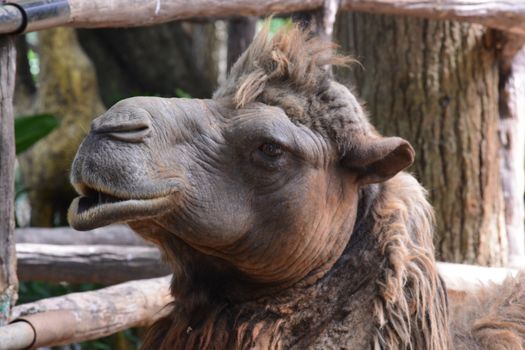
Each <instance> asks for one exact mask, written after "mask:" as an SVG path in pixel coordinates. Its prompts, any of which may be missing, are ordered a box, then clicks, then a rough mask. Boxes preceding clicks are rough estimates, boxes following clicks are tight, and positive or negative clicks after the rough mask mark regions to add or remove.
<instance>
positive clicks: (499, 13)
mask: <svg viewBox="0 0 525 350" xmlns="http://www.w3.org/2000/svg"><path fill="white" fill-rule="evenodd" d="M65 1H66V0H55V2H57V3H59V5H61V4H63V3H64V2H65ZM14 2H16V1H14ZM67 2H68V9H67V11H65V10H62V9H61V10H60V11H57V14H59V17H58V18H55V19H52V20H51V19H49V18H48V17H46V18H45V20H41V19H40V18H39V17H38V16H35V17H34V18H35V20H36V22H34V23H28V29H29V30H37V29H44V28H49V27H52V26H58V25H69V26H74V27H83V28H95V27H137V26H146V25H152V24H159V23H164V22H169V21H173V20H184V19H192V18H203V17H230V16H265V15H270V14H280V13H292V12H299V11H309V10H316V9H320V8H322V6H323V3H324V1H323V0H258V1H252V0H229V1H225V0H223V1H217V0H191V1H185V0H69V1H67ZM340 8H341V9H343V10H352V11H364V12H373V13H377V14H394V15H406V16H418V17H423V18H431V19H448V20H456V21H465V22H471V23H480V24H483V25H485V26H488V27H491V28H496V29H500V30H504V31H508V32H513V33H516V34H521V35H525V0H514V1H508V0H494V1H489V0H426V1H423V0H341V5H340ZM9 11H12V8H9ZM32 11H35V9H34V8H32ZM6 13H11V12H8V11H7V10H6ZM20 16H21V15H20ZM2 18H3V19H2ZM1 21H4V22H5V28H12V23H18V22H17V21H16V20H13V18H12V16H8V15H6V16H0V28H2V22H1ZM38 21H42V23H38ZM20 23H21V22H20ZM22 29H23V28H22Z"/></svg>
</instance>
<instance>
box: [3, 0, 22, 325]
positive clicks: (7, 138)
mask: <svg viewBox="0 0 525 350" xmlns="http://www.w3.org/2000/svg"><path fill="white" fill-rule="evenodd" d="M2 2H3V1H0V3H2ZM15 69H16V50H15V41H14V37H9V36H5V35H4V36H0V326H3V325H5V324H6V323H7V322H8V320H9V316H10V314H11V308H12V307H13V306H14V305H15V302H16V299H17V290H18V280H17V277H16V252H15V236H14V233H15V216H14V214H15V213H14V199H15V178H14V176H15V174H14V172H15V135H14V119H13V118H14V117H13V94H14V88H15Z"/></svg>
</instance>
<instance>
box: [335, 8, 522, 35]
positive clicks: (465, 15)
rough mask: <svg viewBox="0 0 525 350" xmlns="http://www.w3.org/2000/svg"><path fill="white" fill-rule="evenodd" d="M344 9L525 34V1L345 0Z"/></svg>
mask: <svg viewBox="0 0 525 350" xmlns="http://www.w3.org/2000/svg"><path fill="white" fill-rule="evenodd" d="M341 9H343V10H349V11H350V10H351V11H363V12H372V13H380V14H390V15H405V16H416V17H422V18H429V19H446V20H455V21H462V22H470V23H479V24H482V25H485V26H487V27H490V28H495V29H500V30H503V31H507V32H512V33H516V34H521V35H525V1H524V0H511V1H508V0H426V1H423V0H342V1H341Z"/></svg>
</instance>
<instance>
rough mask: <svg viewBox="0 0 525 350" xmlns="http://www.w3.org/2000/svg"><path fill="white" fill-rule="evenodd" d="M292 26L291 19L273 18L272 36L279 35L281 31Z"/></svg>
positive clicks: (271, 22) (271, 25)
mask: <svg viewBox="0 0 525 350" xmlns="http://www.w3.org/2000/svg"><path fill="white" fill-rule="evenodd" d="M291 25H292V19H291V18H272V20H271V21H270V35H274V34H275V33H277V31H278V30H279V29H281V28H282V27H286V26H291Z"/></svg>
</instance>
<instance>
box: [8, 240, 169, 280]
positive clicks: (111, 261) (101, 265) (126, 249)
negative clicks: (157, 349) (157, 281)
mask: <svg viewBox="0 0 525 350" xmlns="http://www.w3.org/2000/svg"><path fill="white" fill-rule="evenodd" d="M16 250H17V255H18V277H19V279H20V280H21V281H45V282H62V281H65V282H71V283H88V282H89V283H101V284H105V285H109V284H116V283H122V282H126V281H131V280H136V279H143V278H152V277H159V276H164V275H167V274H169V273H170V270H169V268H168V267H167V265H166V264H164V262H163V261H162V258H161V254H160V252H159V250H158V249H157V248H156V247H146V246H144V247H133V246H113V245H52V244H32V243H19V244H17V245H16Z"/></svg>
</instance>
